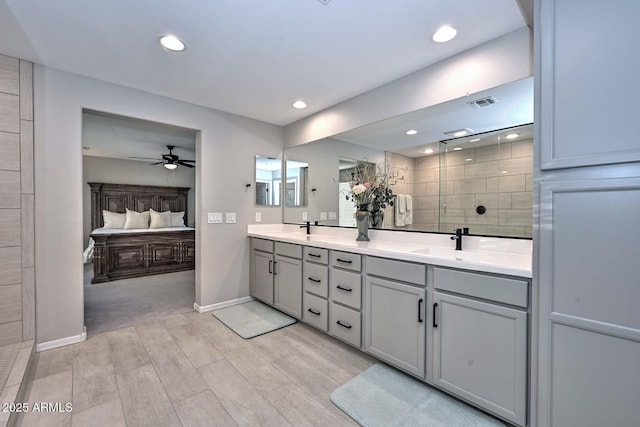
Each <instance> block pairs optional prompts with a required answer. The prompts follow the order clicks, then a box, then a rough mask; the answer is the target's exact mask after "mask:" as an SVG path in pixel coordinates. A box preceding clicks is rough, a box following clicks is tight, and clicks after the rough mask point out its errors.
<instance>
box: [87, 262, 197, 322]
mask: <svg viewBox="0 0 640 427" xmlns="http://www.w3.org/2000/svg"><path fill="white" fill-rule="evenodd" d="M84 272H85V275H84V324H85V326H86V327H87V333H88V334H90V335H93V334H97V333H99V332H105V331H113V330H115V329H120V328H126V327H129V326H133V325H137V324H139V323H146V322H152V321H156V320H163V319H166V318H167V317H168V316H170V315H172V314H177V313H188V312H191V311H193V303H194V301H195V300H196V296H195V288H196V285H195V283H196V282H195V271H194V270H189V271H179V272H176V273H167V274H158V275H155V276H145V277H137V278H135V279H123V280H116V281H114V282H106V283H96V284H94V285H92V284H91V278H92V277H93V271H92V270H91V264H87V265H85V270H84Z"/></svg>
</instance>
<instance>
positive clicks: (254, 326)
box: [212, 301, 297, 339]
mask: <svg viewBox="0 0 640 427" xmlns="http://www.w3.org/2000/svg"><path fill="white" fill-rule="evenodd" d="M212 314H213V316H214V317H215V318H216V319H218V320H220V321H221V322H222V323H224V324H225V325H227V327H228V328H229V329H231V330H232V331H233V332H235V333H236V334H238V335H240V336H241V337H242V338H245V339H249V338H253V337H257V336H258V335H263V334H266V333H269V332H272V331H275V330H277V329H281V328H284V327H285V326H289V325H292V324H294V323H296V322H297V320H296V319H294V318H293V317H289V316H287V315H286V314H284V313H281V312H279V311H278V310H276V309H273V308H271V307H269V306H268V305H266V304H263V303H261V302H259V301H251V302H245V303H244V304H238V305H233V306H231V307H226V308H221V309H219V310H214V311H213V312H212Z"/></svg>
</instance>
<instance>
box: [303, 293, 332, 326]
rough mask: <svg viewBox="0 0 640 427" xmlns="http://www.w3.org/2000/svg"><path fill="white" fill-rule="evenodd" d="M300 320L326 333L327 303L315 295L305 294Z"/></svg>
mask: <svg viewBox="0 0 640 427" xmlns="http://www.w3.org/2000/svg"><path fill="white" fill-rule="evenodd" d="M303 299H304V308H303V311H302V320H303V321H304V322H305V323H308V324H310V325H312V326H315V327H316V328H318V329H322V330H323V331H325V332H327V330H328V329H329V328H328V321H329V302H328V301H327V300H326V299H322V298H318V297H317V296H315V295H311V294H308V293H305V294H304V296H303Z"/></svg>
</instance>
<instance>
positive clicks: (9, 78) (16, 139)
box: [0, 55, 35, 346]
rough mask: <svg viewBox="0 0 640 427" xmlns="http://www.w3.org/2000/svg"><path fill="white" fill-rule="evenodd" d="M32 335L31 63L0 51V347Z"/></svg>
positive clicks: (33, 332) (33, 288)
mask: <svg viewBox="0 0 640 427" xmlns="http://www.w3.org/2000/svg"><path fill="white" fill-rule="evenodd" d="M34 337H35V274H34V185H33V64H32V63H31V62H27V61H22V60H18V59H15V58H10V57H7V56H2V55H0V346H2V345H6V344H11V343H14V342H19V341H23V340H28V339H33V338H34Z"/></svg>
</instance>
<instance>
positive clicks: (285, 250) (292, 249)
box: [276, 242, 302, 259]
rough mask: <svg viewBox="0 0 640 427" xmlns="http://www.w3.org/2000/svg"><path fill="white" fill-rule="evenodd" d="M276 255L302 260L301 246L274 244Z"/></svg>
mask: <svg viewBox="0 0 640 427" xmlns="http://www.w3.org/2000/svg"><path fill="white" fill-rule="evenodd" d="M276 253H277V254H278V255H284V256H288V257H291V258H297V259H301V258H302V246H300V245H293V244H291V243H282V242H276Z"/></svg>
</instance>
